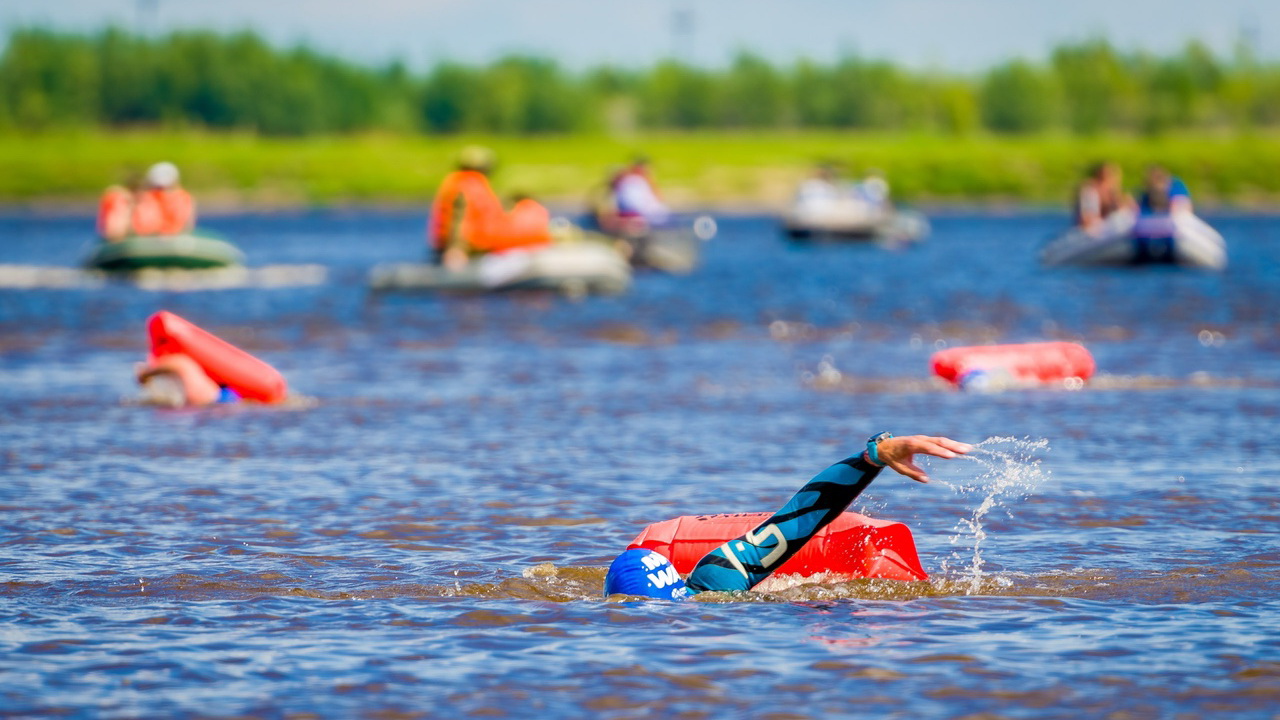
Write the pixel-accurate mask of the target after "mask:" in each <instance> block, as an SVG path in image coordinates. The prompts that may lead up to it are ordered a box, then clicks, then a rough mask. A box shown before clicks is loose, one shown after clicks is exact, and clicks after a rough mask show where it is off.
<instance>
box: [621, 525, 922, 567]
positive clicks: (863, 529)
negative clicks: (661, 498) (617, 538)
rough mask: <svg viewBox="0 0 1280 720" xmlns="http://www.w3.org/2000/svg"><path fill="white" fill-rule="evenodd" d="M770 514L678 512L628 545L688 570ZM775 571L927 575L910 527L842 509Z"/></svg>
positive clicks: (642, 532) (649, 528) (651, 526)
mask: <svg viewBox="0 0 1280 720" xmlns="http://www.w3.org/2000/svg"><path fill="white" fill-rule="evenodd" d="M769 516H770V513H767V512H758V513H735V514H732V515H683V516H681V517H678V518H672V519H671V520H666V521H663V522H659V523H654V524H652V525H650V526H649V527H647V528H645V529H644V530H642V531H641V532H640V534H639V535H637V536H636V539H635V540H632V541H631V544H630V545H628V546H627V549H631V548H647V549H649V550H654V551H657V552H658V553H659V554H661V555H663V556H664V557H666V558H667V559H668V560H670V561H671V564H672V565H674V566H675V568H676V572H679V573H688V572H690V571H692V570H693V566H694V565H696V564H697V562H698V561H699V560H701V559H702V556H703V555H706V554H707V553H708V552H710V551H712V550H714V549H715V548H716V547H719V546H720V545H722V544H724V543H726V542H728V541H730V540H732V539H734V538H736V537H739V536H741V535H742V534H743V533H746V532H748V531H750V530H754V529H756V528H757V527H759V525H760V523H762V522H764V521H765V520H766V519H768V518H769ZM777 572H778V573H780V574H793V575H800V576H809V575H815V574H817V573H821V572H833V573H840V574H842V575H850V576H853V577H859V578H885V579H888V580H902V581H904V582H911V581H915V580H927V579H928V577H929V576H928V575H927V574H926V573H925V571H924V568H922V567H921V566H920V558H919V557H918V556H917V555H916V544H915V541H914V540H913V539H912V538H911V530H910V528H908V527H907V526H906V525H903V524H902V523H897V522H890V521H888V520H875V519H873V518H869V517H866V516H864V515H859V514H857V513H851V512H847V513H842V514H841V515H840V516H839V517H837V518H836V519H835V520H834V521H832V523H831V524H830V525H828V526H826V527H825V528H823V529H822V530H820V531H818V534H816V535H814V536H813V539H812V540H810V541H809V542H808V543H807V544H806V545H805V546H804V547H803V548H801V550H800V552H797V553H796V554H795V555H793V556H792V557H791V559H789V560H787V561H786V562H785V563H783V564H782V565H781V566H780V567H779V568H778V570H777Z"/></svg>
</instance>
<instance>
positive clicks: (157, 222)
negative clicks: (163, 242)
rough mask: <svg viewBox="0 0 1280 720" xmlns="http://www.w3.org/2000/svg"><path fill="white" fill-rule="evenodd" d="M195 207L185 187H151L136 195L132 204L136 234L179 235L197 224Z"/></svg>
mask: <svg viewBox="0 0 1280 720" xmlns="http://www.w3.org/2000/svg"><path fill="white" fill-rule="evenodd" d="M195 215H196V207H195V201H194V200H192V199H191V194H190V193H188V192H187V191H186V190H183V189H182V188H168V189H165V188H151V189H148V190H143V191H141V192H139V193H138V194H137V196H136V197H135V199H134V205H133V232H134V234H136V235H179V234H181V233H184V232H187V231H188V230H190V229H191V228H192V226H194V225H195Z"/></svg>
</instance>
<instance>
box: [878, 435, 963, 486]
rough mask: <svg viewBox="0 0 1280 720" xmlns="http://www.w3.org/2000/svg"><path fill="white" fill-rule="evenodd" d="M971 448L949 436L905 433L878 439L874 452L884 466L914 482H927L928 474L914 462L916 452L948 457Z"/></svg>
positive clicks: (960, 453) (961, 453)
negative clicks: (901, 435)
mask: <svg viewBox="0 0 1280 720" xmlns="http://www.w3.org/2000/svg"><path fill="white" fill-rule="evenodd" d="M972 449H973V446H972V445H969V444H968V443H962V442H957V441H955V440H952V439H951V438H944V437H929V436H927V435H907V436H905V437H891V438H888V439H887V440H882V441H880V444H879V445H878V446H877V448H876V452H877V454H878V455H879V456H880V462H881V463H883V464H884V466H885V467H888V468H892V469H893V470H894V471H895V472H897V473H899V474H901V475H906V476H907V477H909V478H911V479H912V480H915V481H916V482H922V483H927V482H929V476H928V475H926V474H925V472H924V470H921V469H920V468H919V467H918V466H917V465H916V464H915V456H916V455H917V454H924V455H932V456H934V457H940V458H948V459H950V458H953V457H956V456H957V455H963V454H965V453H967V452H969V451H970V450H972Z"/></svg>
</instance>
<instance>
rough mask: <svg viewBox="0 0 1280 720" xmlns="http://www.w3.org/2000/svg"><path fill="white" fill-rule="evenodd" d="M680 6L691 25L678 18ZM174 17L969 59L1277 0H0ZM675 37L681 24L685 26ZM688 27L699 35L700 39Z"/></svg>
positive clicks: (468, 41)
mask: <svg viewBox="0 0 1280 720" xmlns="http://www.w3.org/2000/svg"><path fill="white" fill-rule="evenodd" d="M678 16H684V17H691V18H692V23H691V31H690V32H686V33H683V34H682V35H678V34H677V33H675V32H674V31H673V28H674V27H675V26H676V25H677V23H676V22H675V19H676V18H677V17H678ZM109 24H116V25H119V26H121V27H125V28H129V29H135V30H137V29H145V30H147V31H151V32H155V31H167V30H170V29H175V28H206V29H212V30H219V31H232V30H238V29H244V28H250V29H253V30H255V31H256V32H258V33H259V34H261V35H263V36H264V37H266V38H267V39H268V40H269V41H271V42H272V43H273V44H277V45H294V44H297V43H300V42H305V43H307V44H309V45H311V46H312V47H314V48H316V49H319V50H323V51H328V52H333V53H336V54H339V55H342V56H345V57H347V58H350V59H352V60H356V61H359V62H363V63H383V62H387V61H390V60H393V59H402V60H404V61H406V62H408V63H409V64H410V66H412V67H414V68H416V69H421V68H423V67H426V66H429V65H430V64H432V63H434V62H436V61H438V60H441V59H453V60H460V61H464V62H484V61H488V60H491V59H493V58H495V57H498V56H500V55H502V54H504V53H509V52H526V53H535V54H538V55H544V56H549V57H553V58H555V59H557V60H559V61H560V62H562V63H563V64H565V65H567V66H569V67H571V68H582V67H584V66H589V65H596V64H603V63H611V64H619V65H625V66H643V65H648V64H650V63H652V62H654V61H655V60H657V59H660V58H662V57H667V56H670V55H672V54H673V53H674V54H679V55H680V56H682V57H684V58H686V59H689V60H691V61H693V62H696V63H699V64H703V65H720V64H724V63H725V62H726V61H727V60H728V59H729V58H731V57H732V56H733V54H734V53H735V52H737V51H738V50H741V49H748V50H751V51H753V52H756V53H759V54H761V55H764V56H765V57H767V58H769V59H771V60H774V61H783V62H786V61H790V60H794V59H796V58H798V57H802V56H808V57H811V58H814V59H816V60H830V59H833V58H835V57H836V56H838V55H840V54H841V53H842V52H844V51H853V50H856V51H858V52H859V53H861V54H863V55H868V56H873V57H881V58H887V59H891V60H895V61H897V62H900V63H903V64H906V65H910V66H913V67H936V68H948V69H954V70H957V71H973V70H978V69H982V68H985V67H988V66H990V65H992V64H994V63H996V62H998V61H1000V60H1004V59H1007V58H1009V57H1013V56H1023V57H1028V58H1033V59H1039V58H1043V57H1045V55H1046V54H1047V52H1048V50H1049V49H1050V48H1051V47H1052V46H1053V45H1054V44H1056V43H1059V42H1062V41H1069V40H1080V39H1084V38H1089V37H1097V36H1103V37H1106V38H1108V39H1110V40H1111V41H1112V42H1113V43H1115V44H1117V45H1119V46H1121V47H1122V48H1125V49H1138V48H1142V49H1147V50H1152V51H1155V52H1161V53H1163V52H1169V51H1173V50H1176V49H1178V48H1180V47H1182V46H1183V45H1184V44H1185V43H1186V42H1187V41H1188V40H1190V39H1193V38H1194V39H1198V40H1200V41H1202V42H1204V43H1206V44H1207V45H1209V46H1210V47H1211V48H1213V49H1214V50H1215V51H1217V52H1219V53H1220V54H1224V53H1227V52H1229V51H1230V49H1231V48H1232V47H1233V46H1234V44H1235V43H1236V41H1237V40H1238V39H1240V38H1241V37H1246V38H1248V39H1249V40H1250V41H1251V42H1253V43H1254V47H1255V48H1256V49H1257V51H1258V53H1259V54H1260V55H1261V56H1263V57H1266V58H1270V59H1275V58H1278V57H1280V0H1266V1H1262V0H1208V1H1206V0H1070V1H1069V2H1052V3H1050V2H1044V1H1043V0H653V1H650V0H629V1H622V0H354V1H353V0H0V38H2V37H7V35H8V32H9V30H11V29H12V28H14V27H19V26H24V25H40V26H44V27H53V28H57V29H64V30H97V29H99V28H102V27H104V26H106V25H109ZM680 38H684V39H683V40H682V39H680ZM689 38H691V39H692V41H691V42H690V41H689Z"/></svg>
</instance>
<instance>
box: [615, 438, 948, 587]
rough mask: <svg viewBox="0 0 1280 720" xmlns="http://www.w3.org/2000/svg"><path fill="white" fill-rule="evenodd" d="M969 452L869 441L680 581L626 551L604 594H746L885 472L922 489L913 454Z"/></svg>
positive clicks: (656, 561) (922, 441)
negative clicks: (735, 592) (745, 592)
mask: <svg viewBox="0 0 1280 720" xmlns="http://www.w3.org/2000/svg"><path fill="white" fill-rule="evenodd" d="M972 449H973V446H971V445H968V444H966V443H962V442H957V441H955V440H951V439H949V438H945V437H927V436H925V435H909V436H906V437H894V436H893V435H891V434H889V433H887V432H882V433H879V434H877V435H873V436H872V437H871V439H869V440H868V441H867V448H866V450H864V451H863V452H861V453H859V454H858V455H855V456H853V457H851V458H848V459H845V460H841V461H840V462H838V463H836V464H835V465H832V466H831V467H829V468H827V469H826V470H823V471H822V472H821V473H819V474H818V475H817V476H816V477H814V478H813V479H812V480H810V481H809V482H808V483H806V484H805V486H804V487H802V488H800V490H799V492H797V493H796V494H795V495H794V496H792V498H791V500H789V501H788V502H787V504H786V505H783V506H782V508H781V509H780V510H778V512H776V513H774V514H773V516H772V517H770V518H769V519H768V520H765V521H764V522H763V523H762V524H761V525H760V526H759V527H757V528H756V529H755V530H752V531H751V532H749V533H747V534H745V535H743V536H742V537H739V538H737V539H735V540H730V541H729V542H727V543H725V544H723V545H721V546H720V547H718V548H716V549H715V550H712V551H711V552H709V553H707V554H706V556H704V557H703V558H702V559H701V560H699V561H698V564H697V565H696V566H695V567H694V569H693V572H691V573H689V578H688V580H687V581H682V580H681V579H680V576H679V575H677V574H676V571H675V568H674V567H672V566H671V563H670V562H669V561H668V560H667V559H666V558H665V557H663V556H662V555H660V554H658V553H656V552H653V551H652V550H647V549H644V548H633V549H631V550H627V551H626V552H624V553H622V554H621V555H619V556H618V557H617V559H616V560H614V561H613V564H611V565H610V566H609V573H608V575H607V576H606V577H605V581H604V592H605V595H606V596H608V595H614V594H622V595H642V596H645V597H652V598H658V599H662V600H683V599H685V598H687V597H688V596H689V595H692V594H695V593H700V592H707V591H722V592H723V591H746V590H750V589H751V588H753V587H755V586H756V585H757V584H759V583H760V582H761V581H763V580H764V579H765V578H767V577H769V575H770V574H772V572H773V570H774V568H777V567H779V566H781V565H782V564H783V563H784V562H786V561H787V560H788V559H789V558H790V557H791V556H792V555H795V554H796V553H797V552H799V551H800V548H802V547H804V545H805V543H807V542H809V540H810V538H812V537H813V536H814V535H815V534H817V532H818V531H819V530H821V529H822V528H824V527H826V526H827V525H828V524H830V523H831V521H833V520H835V519H836V518H837V517H838V516H839V515H840V513H842V512H844V511H845V508H847V507H849V504H850V503H852V502H853V501H854V499H855V498H857V497H858V495H860V494H861V493H862V491H863V490H865V489H866V488H867V486H868V485H870V484H871V481H872V480H875V478H876V476H877V475H879V474H880V471H881V470H883V469H884V468H886V467H888V468H891V469H893V470H894V471H896V472H897V473H899V474H901V475H905V476H906V477H909V478H911V479H912V480H915V481H916V482H921V483H927V482H929V477H928V475H926V474H925V472H924V470H922V469H920V467H919V466H918V465H916V464H915V460H914V458H915V456H916V455H918V454H922V455H932V456H933V457H940V458H954V457H956V456H958V455H963V454H965V453H967V452H969V451H970V450H972Z"/></svg>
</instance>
